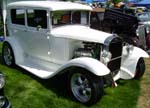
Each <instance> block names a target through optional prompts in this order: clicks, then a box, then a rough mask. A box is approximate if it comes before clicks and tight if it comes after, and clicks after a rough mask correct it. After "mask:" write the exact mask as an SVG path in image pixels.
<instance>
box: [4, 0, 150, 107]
mask: <svg viewBox="0 0 150 108" xmlns="http://www.w3.org/2000/svg"><path fill="white" fill-rule="evenodd" d="M91 11H92V8H91V7H90V6H87V5H83V4H78V3H72V2H56V1H20V2H12V3H9V4H8V5H7V14H6V15H7V16H4V17H6V18H7V27H8V33H9V36H7V37H6V39H5V41H4V43H3V48H2V59H3V61H4V63H5V64H6V65H7V66H14V65H18V66H20V67H22V68H24V69H26V70H27V71H29V72H30V73H32V74H34V75H36V76H37V77H39V78H42V79H49V78H52V77H53V76H55V75H57V74H62V73H66V74H67V84H68V90H69V93H70V96H72V97H74V98H75V99H76V100H77V101H78V102H80V103H83V104H85V105H93V104H95V103H96V102H97V101H99V100H100V98H101V97H102V96H103V89H104V85H109V84H111V85H114V86H116V85H117V83H116V82H115V81H117V80H118V79H133V78H136V79H138V78H140V77H142V75H143V74H144V71H145V62H144V59H143V58H147V57H149V55H148V54H147V53H146V52H145V51H144V50H142V49H140V48H138V47H134V46H132V45H129V44H123V41H122V39H121V38H120V37H119V36H117V35H116V34H111V33H106V32H103V31H99V30H95V29H92V28H90V27H89V25H90V13H91ZM66 89H67V88H66Z"/></svg>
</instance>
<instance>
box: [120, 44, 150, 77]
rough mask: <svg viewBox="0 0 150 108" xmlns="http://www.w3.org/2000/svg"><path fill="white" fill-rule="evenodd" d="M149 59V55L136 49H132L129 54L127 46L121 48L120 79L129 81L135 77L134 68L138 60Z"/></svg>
mask: <svg viewBox="0 0 150 108" xmlns="http://www.w3.org/2000/svg"><path fill="white" fill-rule="evenodd" d="M141 57H142V58H149V55H148V54H147V53H146V52H145V51H144V50H142V49H140V48H138V47H133V49H131V50H130V51H129V52H128V51H127V46H124V47H123V57H122V61H121V69H120V77H121V78H122V79H131V78H133V77H134V75H135V70H136V66H137V63H138V60H139V59H140V58H141Z"/></svg>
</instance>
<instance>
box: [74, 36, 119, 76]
mask: <svg viewBox="0 0 150 108" xmlns="http://www.w3.org/2000/svg"><path fill="white" fill-rule="evenodd" d="M121 55H122V40H121V39H120V38H119V37H116V38H113V39H112V40H110V41H109V43H108V44H107V45H104V44H99V43H92V42H83V48H78V49H77V50H76V51H75V53H74V58H77V57H92V58H95V59H97V60H100V61H101V62H102V63H103V64H105V65H106V66H107V67H108V68H109V69H110V70H111V72H112V75H113V76H115V75H116V74H117V73H118V71H119V70H120V66H121Z"/></svg>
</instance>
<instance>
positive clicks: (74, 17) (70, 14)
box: [51, 10, 89, 27]
mask: <svg viewBox="0 0 150 108" xmlns="http://www.w3.org/2000/svg"><path fill="white" fill-rule="evenodd" d="M51 18H52V27H58V26H62V25H66V24H82V25H89V11H66V10H64V11H52V13H51Z"/></svg>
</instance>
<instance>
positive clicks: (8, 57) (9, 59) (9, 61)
mask: <svg viewBox="0 0 150 108" xmlns="http://www.w3.org/2000/svg"><path fill="white" fill-rule="evenodd" d="M3 53H4V60H5V63H6V64H7V65H11V64H12V58H13V57H12V53H11V50H10V48H9V47H8V46H4V52H3Z"/></svg>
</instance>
